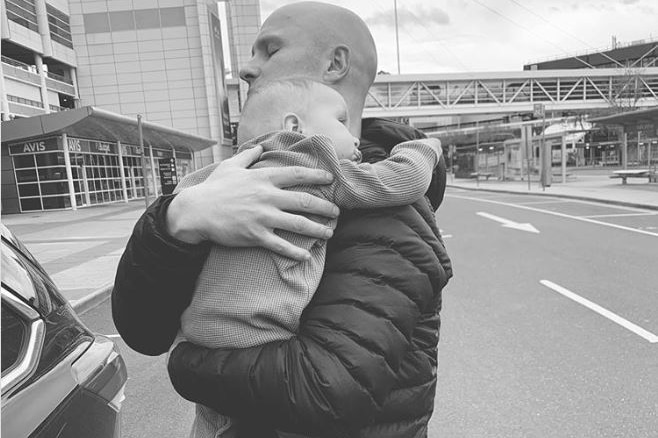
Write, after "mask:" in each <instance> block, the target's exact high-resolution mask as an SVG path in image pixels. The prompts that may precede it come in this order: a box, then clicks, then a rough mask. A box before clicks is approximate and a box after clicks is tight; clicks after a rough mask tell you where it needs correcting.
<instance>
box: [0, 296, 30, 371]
mask: <svg viewBox="0 0 658 438" xmlns="http://www.w3.org/2000/svg"><path fill="white" fill-rule="evenodd" d="M0 321H1V322H2V334H1V336H2V356H1V357H2V373H3V374H4V373H6V372H7V371H9V370H11V369H12V368H14V367H15V366H16V365H17V363H18V361H19V359H20V358H21V356H22V352H23V349H24V348H25V346H26V344H27V331H28V328H27V324H26V322H25V321H24V320H23V319H22V318H21V317H20V316H19V315H18V314H17V313H16V312H15V311H13V310H12V309H10V308H9V306H8V305H6V304H5V303H4V302H3V303H2V319H0Z"/></svg>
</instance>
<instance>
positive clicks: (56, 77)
mask: <svg viewBox="0 0 658 438" xmlns="http://www.w3.org/2000/svg"><path fill="white" fill-rule="evenodd" d="M46 76H48V77H49V78H50V79H54V80H56V81H59V82H64V83H65V84H69V85H73V81H72V80H71V79H68V78H66V77H64V76H62V75H58V74H57V73H53V72H50V71H47V72H46Z"/></svg>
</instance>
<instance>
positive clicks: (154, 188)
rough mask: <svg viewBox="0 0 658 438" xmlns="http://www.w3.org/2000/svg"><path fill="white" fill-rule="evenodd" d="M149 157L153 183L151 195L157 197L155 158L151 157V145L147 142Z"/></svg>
mask: <svg viewBox="0 0 658 438" xmlns="http://www.w3.org/2000/svg"><path fill="white" fill-rule="evenodd" d="M149 158H150V159H151V184H153V196H154V197H156V198H157V197H158V185H157V184H156V182H155V160H154V159H153V146H151V145H150V144H149ZM144 190H146V181H144Z"/></svg>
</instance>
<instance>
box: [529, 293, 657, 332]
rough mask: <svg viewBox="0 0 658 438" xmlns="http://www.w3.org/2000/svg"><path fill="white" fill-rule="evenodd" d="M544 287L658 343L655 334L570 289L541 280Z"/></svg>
mask: <svg viewBox="0 0 658 438" xmlns="http://www.w3.org/2000/svg"><path fill="white" fill-rule="evenodd" d="M539 282H540V283H541V284H542V285H544V286H546V287H547V288H549V289H551V290H553V291H555V292H557V293H559V294H561V295H563V296H565V297H567V298H569V299H570V300H573V301H575V302H576V303H578V304H580V305H582V306H585V307H587V308H588V309H590V310H592V311H594V312H596V313H598V314H599V315H601V316H603V317H605V318H608V319H609V320H610V321H612V322H614V323H616V324H619V325H620V326H622V327H624V328H625V329H627V330H630V331H631V332H633V333H635V334H636V335H638V336H640V337H642V338H644V339H646V340H647V341H649V342H650V343H652V344H655V343H658V336H657V335H654V334H653V333H651V332H649V331H647V330H645V329H643V328H642V327H640V326H638V325H636V324H633V323H632V322H630V321H629V320H627V319H625V318H622V317H621V316H619V315H617V314H616V313H613V312H611V311H610V310H608V309H606V308H604V307H601V306H599V305H598V304H596V303H594V302H592V301H590V300H588V299H586V298H583V297H581V296H580V295H578V294H576V293H574V292H571V291H570V290H569V289H567V288H564V287H562V286H560V285H558V284H555V283H553V282H552V281H549V280H540V281H539Z"/></svg>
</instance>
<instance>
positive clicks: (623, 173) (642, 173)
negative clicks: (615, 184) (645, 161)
mask: <svg viewBox="0 0 658 438" xmlns="http://www.w3.org/2000/svg"><path fill="white" fill-rule="evenodd" d="M612 173H613V174H612V175H610V178H621V183H622V184H626V180H627V179H628V178H648V179H649V182H652V181H655V180H656V173H655V172H654V171H652V170H649V169H634V170H615V171H613V172H612Z"/></svg>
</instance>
